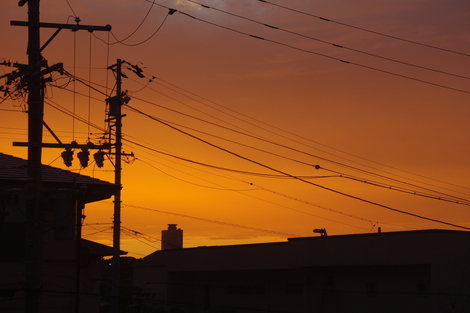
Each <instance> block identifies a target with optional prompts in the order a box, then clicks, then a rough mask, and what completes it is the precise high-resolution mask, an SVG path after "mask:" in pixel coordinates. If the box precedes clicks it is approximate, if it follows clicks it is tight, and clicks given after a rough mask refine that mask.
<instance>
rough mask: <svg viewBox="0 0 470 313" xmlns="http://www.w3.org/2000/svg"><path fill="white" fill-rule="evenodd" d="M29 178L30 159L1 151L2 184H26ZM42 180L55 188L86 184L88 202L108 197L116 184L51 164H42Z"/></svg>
mask: <svg viewBox="0 0 470 313" xmlns="http://www.w3.org/2000/svg"><path fill="white" fill-rule="evenodd" d="M28 180H29V176H28V161H27V160H25V159H22V158H18V157H15V156H12V155H8V154H4V153H0V184H3V185H7V186H10V187H12V188H13V187H15V186H18V185H20V186H24V184H25V183H26V182H27V181H28ZM42 181H43V182H44V184H45V185H47V186H51V187H53V188H70V187H71V186H83V185H86V186H88V187H92V188H88V190H90V189H93V192H90V193H89V194H90V195H89V199H87V202H93V201H99V200H103V199H107V198H109V197H110V196H112V195H113V193H114V191H115V190H116V188H118V187H117V186H116V185H115V184H112V183H110V182H107V181H104V180H100V179H97V178H93V177H89V176H85V175H81V174H78V173H74V172H71V171H67V170H63V169H60V168H57V167H52V166H49V165H42Z"/></svg>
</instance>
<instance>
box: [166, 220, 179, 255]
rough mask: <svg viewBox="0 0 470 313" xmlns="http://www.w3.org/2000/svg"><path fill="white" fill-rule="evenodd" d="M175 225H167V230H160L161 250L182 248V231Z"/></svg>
mask: <svg viewBox="0 0 470 313" xmlns="http://www.w3.org/2000/svg"><path fill="white" fill-rule="evenodd" d="M176 225H177V224H168V229H166V230H162V250H170V249H182V248H183V230H182V229H181V228H176Z"/></svg>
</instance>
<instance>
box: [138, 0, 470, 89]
mask: <svg viewBox="0 0 470 313" xmlns="http://www.w3.org/2000/svg"><path fill="white" fill-rule="evenodd" d="M146 1H152V3H155V0H146ZM155 4H156V5H158V6H161V7H165V8H168V9H169V7H167V6H164V5H161V4H158V3H155ZM175 12H178V13H180V14H182V15H185V16H187V17H190V18H192V19H194V20H197V21H200V22H203V23H206V24H209V25H212V26H216V27H218V28H222V29H225V30H229V31H232V32H235V33H238V34H241V35H244V36H248V37H251V38H255V39H258V40H262V41H266V42H270V43H273V44H276V45H280V46H283V47H286V48H290V49H293V50H297V51H300V52H304V53H308V54H313V55H317V56H320V57H324V58H327V59H330V60H334V61H339V62H341V63H344V64H351V65H355V66H357V67H361V68H364V69H368V70H372V71H376V72H379V73H383V74H387V75H391V76H395V77H399V78H404V79H407V80H411V81H415V82H420V83H423V84H427V85H430V86H434V87H439V88H443V89H447V90H452V91H456V92H461V93H465V94H470V91H468V90H463V89H459V88H454V87H451V86H447V85H443V84H438V83H434V82H431V81H427V80H424V79H420V78H415V77H412V76H408V75H404V74H400V73H395V72H392V71H389V70H384V69H380V68H377V67H373V66H369V65H365V64H361V63H357V62H353V61H348V60H343V59H340V58H337V57H333V56H330V55H327V54H324V53H320V52H315V51H312V50H308V49H303V48H300V47H297V46H294V45H290V44H286V43H283V42H280V41H276V40H272V39H268V38H264V37H261V36H257V35H253V34H249V33H246V32H243V31H240V30H237V29H234V28H231V27H228V26H223V25H220V24H217V23H214V22H209V21H207V20H204V19H201V18H198V17H195V16H193V15H191V14H189V13H186V12H183V11H180V10H175Z"/></svg>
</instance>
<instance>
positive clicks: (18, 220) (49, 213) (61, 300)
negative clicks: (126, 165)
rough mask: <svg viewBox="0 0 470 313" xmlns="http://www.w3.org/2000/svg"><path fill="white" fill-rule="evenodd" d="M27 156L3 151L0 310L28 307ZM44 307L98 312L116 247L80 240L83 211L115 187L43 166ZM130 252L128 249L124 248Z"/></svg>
mask: <svg viewBox="0 0 470 313" xmlns="http://www.w3.org/2000/svg"><path fill="white" fill-rule="evenodd" d="M27 165H28V161H27V160H24V159H21V158H17V157H14V156H11V155H7V154H3V153H0V251H1V252H0V277H1V278H0V312H2V313H7V312H12V313H13V312H23V311H25V306H26V305H25V277H26V273H25V268H26V267H25V265H26V263H27V262H29V259H28V258H27V256H26V254H27V251H28V249H27V246H28V244H29V243H28V239H27V236H26V234H27V225H28V223H27V215H26V213H25V212H26V209H27V206H28V199H29V196H28V192H29V190H30V189H29V188H28V186H29V185H28V184H29V183H30V180H29V178H28V174H27ZM42 177H43V179H42V180H43V199H42V208H43V212H42V216H41V218H40V219H39V218H38V219H37V221H35V222H37V223H38V224H40V226H41V228H40V229H41V236H42V245H43V247H42V249H41V251H42V255H41V256H39V257H38V258H37V259H38V260H40V263H41V264H40V265H41V266H40V268H41V271H40V273H33V274H35V275H40V294H41V301H40V304H39V311H41V312H48V313H49V312H51V313H54V312H87V313H90V312H96V313H97V312H99V306H100V295H99V283H100V261H101V259H102V257H103V256H110V255H112V254H113V250H112V248H111V247H108V246H105V245H102V244H99V243H96V242H92V241H89V240H85V239H81V236H80V234H81V232H80V228H81V222H82V221H83V219H82V214H83V213H82V210H83V209H84V207H85V205H86V204H87V203H90V202H95V201H100V200H104V199H108V198H110V197H111V196H112V195H113V194H114V193H115V191H116V188H117V187H116V186H115V185H114V184H111V183H109V182H105V181H102V180H99V179H96V178H92V177H88V176H84V175H80V174H76V173H73V172H70V171H66V170H62V169H59V168H54V167H51V166H46V165H43V166H42ZM121 253H122V254H125V252H121Z"/></svg>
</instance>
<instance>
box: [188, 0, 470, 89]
mask: <svg viewBox="0 0 470 313" xmlns="http://www.w3.org/2000/svg"><path fill="white" fill-rule="evenodd" d="M186 1H188V2H191V3H194V4H198V5H200V6H201V7H203V8H206V9H212V10H215V11H217V12H221V13H224V14H228V15H231V16H234V17H237V18H240V19H244V20H247V21H250V22H253V23H256V24H258V25H262V26H265V27H268V28H270V29H276V30H279V31H283V32H286V33H289V34H292V35H296V36H300V37H303V38H306V39H310V40H314V41H317V42H321V43H324V44H328V45H331V46H333V47H336V48H340V49H344V50H349V51H353V52H356V53H360V54H364V55H367V56H371V57H375V58H379V59H382V60H386V61H390V62H393V63H398V64H402V65H407V66H411V67H415V68H419V69H422V70H427V71H431V72H435V73H439V74H444V75H449V76H453V77H457V78H462V79H468V80H470V77H468V76H463V75H458V74H454V73H449V72H446V71H441V70H437V69H433V68H429V67H426V66H420V65H417V64H413V63H409V62H404V61H400V60H396V59H393V58H389V57H384V56H381V55H378V54H374V53H370V52H365V51H362V50H359V49H354V48H350V47H347V46H344V45H341V44H337V43H333V42H329V41H326V40H322V39H318V38H315V37H312V36H307V35H304V34H301V33H298V32H294V31H291V30H288V29H284V28H282V27H278V26H274V25H271V24H267V23H263V22H260V21H257V20H255V19H252V18H248V17H245V16H242V15H239V14H235V13H232V12H229V11H225V10H222V9H219V8H217V7H212V6H208V5H205V4H202V3H199V2H197V1H194V0H186Z"/></svg>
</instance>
